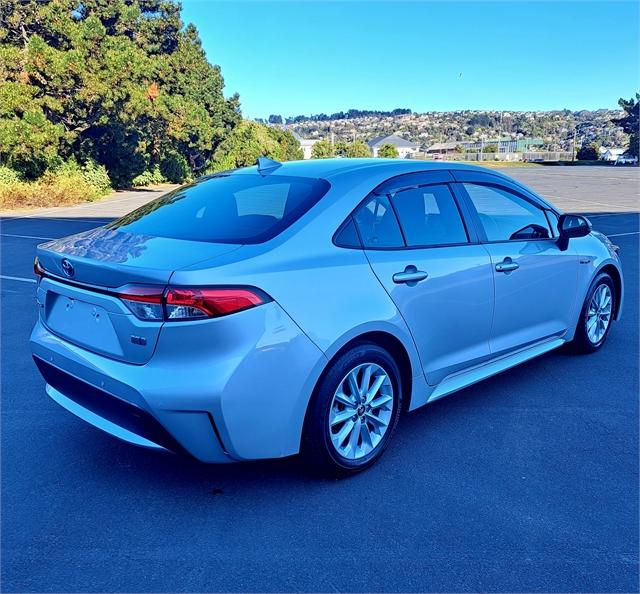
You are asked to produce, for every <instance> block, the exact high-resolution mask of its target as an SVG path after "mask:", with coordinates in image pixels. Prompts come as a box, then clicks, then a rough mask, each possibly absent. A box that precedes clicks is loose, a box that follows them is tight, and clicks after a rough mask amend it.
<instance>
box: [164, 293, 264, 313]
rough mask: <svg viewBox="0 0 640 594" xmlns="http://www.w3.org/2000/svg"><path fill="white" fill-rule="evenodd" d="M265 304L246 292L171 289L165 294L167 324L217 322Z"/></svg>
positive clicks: (258, 294)
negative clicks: (227, 316)
mask: <svg viewBox="0 0 640 594" xmlns="http://www.w3.org/2000/svg"><path fill="white" fill-rule="evenodd" d="M264 302H265V296H264V294H262V293H261V292H258V291H256V290H255V289H245V288H241V289H240V288H239V289H221V288H217V289H214V288H206V287H205V288H170V289H168V290H167V292H166V293H165V303H166V305H165V310H166V314H167V319H168V320H189V319H194V318H218V317H220V316H226V315H228V314H230V313H235V312H237V311H242V310H243V309H249V308H250V307H255V306H256V305H260V304H262V303H264Z"/></svg>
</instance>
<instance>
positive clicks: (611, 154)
mask: <svg viewBox="0 0 640 594" xmlns="http://www.w3.org/2000/svg"><path fill="white" fill-rule="evenodd" d="M624 151H625V149H621V148H613V147H611V148H605V147H603V146H601V147H600V148H599V149H598V152H599V153H600V158H601V159H602V160H603V161H615V160H616V159H617V158H618V157H619V156H621V155H624Z"/></svg>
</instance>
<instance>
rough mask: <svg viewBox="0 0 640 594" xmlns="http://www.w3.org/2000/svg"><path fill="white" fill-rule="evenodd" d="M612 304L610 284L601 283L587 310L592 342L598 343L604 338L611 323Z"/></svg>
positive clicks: (588, 330) (588, 334) (588, 329)
mask: <svg viewBox="0 0 640 594" xmlns="http://www.w3.org/2000/svg"><path fill="white" fill-rule="evenodd" d="M612 305H613V300H612V295H611V289H610V288H609V285H607V284H601V285H600V286H599V287H598V288H597V289H596V290H595V291H594V293H593V295H592V297H591V301H590V302H589V308H588V310H587V319H586V327H587V336H588V337H589V340H590V341H591V343H592V344H598V343H599V342H600V341H601V340H602V339H603V338H604V335H605V334H606V332H607V328H609V324H610V323H611V308H612Z"/></svg>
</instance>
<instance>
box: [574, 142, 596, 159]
mask: <svg viewBox="0 0 640 594" xmlns="http://www.w3.org/2000/svg"><path fill="white" fill-rule="evenodd" d="M598 148H599V147H598V145H597V144H596V143H591V144H585V145H583V146H581V147H580V148H579V149H578V152H577V153H576V158H577V159H578V160H579V161H595V160H596V159H597V158H598V157H599V156H600V153H599V151H598Z"/></svg>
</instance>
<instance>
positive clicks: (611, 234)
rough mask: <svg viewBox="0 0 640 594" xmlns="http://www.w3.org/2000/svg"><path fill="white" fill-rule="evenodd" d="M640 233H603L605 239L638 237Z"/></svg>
mask: <svg viewBox="0 0 640 594" xmlns="http://www.w3.org/2000/svg"><path fill="white" fill-rule="evenodd" d="M639 233H640V231H631V232H629V233H605V235H606V236H607V237H622V236H623V235H638V234H639Z"/></svg>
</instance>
